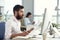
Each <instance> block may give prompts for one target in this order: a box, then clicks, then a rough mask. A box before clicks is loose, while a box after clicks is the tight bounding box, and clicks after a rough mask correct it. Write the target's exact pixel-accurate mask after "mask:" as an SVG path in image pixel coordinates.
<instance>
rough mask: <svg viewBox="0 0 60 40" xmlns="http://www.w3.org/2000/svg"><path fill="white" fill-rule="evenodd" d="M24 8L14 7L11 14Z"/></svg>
mask: <svg viewBox="0 0 60 40" xmlns="http://www.w3.org/2000/svg"><path fill="white" fill-rule="evenodd" d="M23 8H24V6H21V5H15V6H14V8H13V12H14V14H15V11H19V10H20V9H23Z"/></svg>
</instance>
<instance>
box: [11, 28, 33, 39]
mask: <svg viewBox="0 0 60 40" xmlns="http://www.w3.org/2000/svg"><path fill="white" fill-rule="evenodd" d="M32 30H33V28H32V29H30V30H28V31H26V32H23V33H18V34H12V35H11V37H10V39H12V38H14V37H17V36H26V35H28V34H29V33H30V32H31V31H32Z"/></svg>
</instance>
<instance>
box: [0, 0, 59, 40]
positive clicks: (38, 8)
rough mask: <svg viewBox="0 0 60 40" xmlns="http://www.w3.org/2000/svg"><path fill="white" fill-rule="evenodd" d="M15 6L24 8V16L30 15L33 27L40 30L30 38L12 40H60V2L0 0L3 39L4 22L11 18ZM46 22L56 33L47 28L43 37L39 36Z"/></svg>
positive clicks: (54, 0)
mask: <svg viewBox="0 0 60 40" xmlns="http://www.w3.org/2000/svg"><path fill="white" fill-rule="evenodd" d="M17 4H19V5H23V6H24V16H26V13H27V12H31V13H32V19H31V20H32V21H35V26H36V27H38V28H40V30H39V31H37V34H38V33H39V34H38V35H33V37H31V38H25V39H24V37H23V38H20V37H18V38H19V39H18V38H14V39H13V40H60V38H59V37H60V34H59V33H60V32H59V31H60V0H0V29H1V30H0V35H2V36H3V37H4V32H5V22H7V20H9V19H10V18H11V17H12V16H13V7H14V6H15V5H17ZM45 13H47V14H45ZM44 15H45V16H46V17H45V16H44ZM47 15H48V16H47ZM49 18H50V19H49ZM45 19H46V20H45ZM48 20H49V23H51V24H52V27H55V28H56V31H57V32H56V31H55V30H54V31H53V30H52V29H51V27H50V26H49V28H47V30H48V32H47V33H46V35H43V34H41V33H42V30H43V29H44V28H45V27H44V26H45V25H46V24H47V23H46V22H47V21H48ZM47 25H49V24H47ZM47 25H46V26H47ZM42 27H43V28H42ZM37 30H38V29H37ZM47 30H46V31H47ZM52 31H53V33H52ZM2 32H3V33H2ZM1 33H2V34H1ZM50 33H52V35H50ZM32 34H33V33H32Z"/></svg>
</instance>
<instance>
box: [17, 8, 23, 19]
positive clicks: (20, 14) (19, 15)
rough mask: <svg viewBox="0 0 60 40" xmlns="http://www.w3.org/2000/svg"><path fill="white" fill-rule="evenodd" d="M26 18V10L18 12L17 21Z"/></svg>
mask: <svg viewBox="0 0 60 40" xmlns="http://www.w3.org/2000/svg"><path fill="white" fill-rule="evenodd" d="M23 16H24V9H20V10H19V11H16V18H17V20H20V19H22V18H23Z"/></svg>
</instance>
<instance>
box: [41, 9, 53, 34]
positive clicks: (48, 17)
mask: <svg viewBox="0 0 60 40" xmlns="http://www.w3.org/2000/svg"><path fill="white" fill-rule="evenodd" d="M50 13H51V11H50V10H49V9H47V8H45V9H44V16H43V24H42V26H41V34H42V33H44V32H46V31H47V28H48V25H49V22H50V21H51V17H52V14H50Z"/></svg>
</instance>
